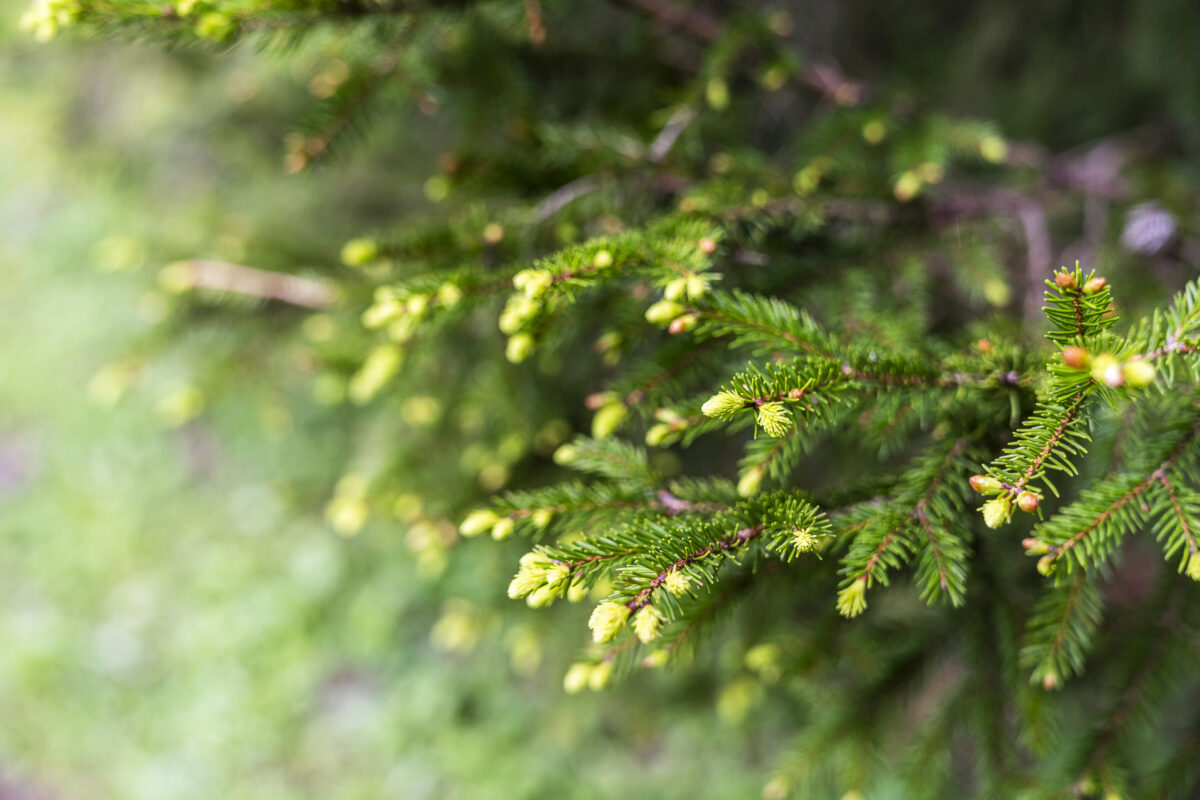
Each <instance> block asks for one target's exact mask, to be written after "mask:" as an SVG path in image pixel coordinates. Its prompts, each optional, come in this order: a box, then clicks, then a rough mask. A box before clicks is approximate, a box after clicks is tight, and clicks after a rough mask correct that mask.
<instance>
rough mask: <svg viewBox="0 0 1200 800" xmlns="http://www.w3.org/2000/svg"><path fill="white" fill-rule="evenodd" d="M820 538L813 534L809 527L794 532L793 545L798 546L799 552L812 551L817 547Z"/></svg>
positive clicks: (797, 550)
mask: <svg viewBox="0 0 1200 800" xmlns="http://www.w3.org/2000/svg"><path fill="white" fill-rule="evenodd" d="M818 544H820V540H819V539H817V537H816V536H813V535H812V531H810V530H809V529H808V528H804V529H803V530H798V531H796V532H795V533H793V534H792V547H794V548H796V552H798V553H811V552H812V551H814V550H816V549H817V545H818Z"/></svg>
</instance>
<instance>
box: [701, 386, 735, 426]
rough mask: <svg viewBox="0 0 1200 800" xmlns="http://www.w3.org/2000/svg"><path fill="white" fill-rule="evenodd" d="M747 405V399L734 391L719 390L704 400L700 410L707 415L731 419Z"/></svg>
mask: <svg viewBox="0 0 1200 800" xmlns="http://www.w3.org/2000/svg"><path fill="white" fill-rule="evenodd" d="M745 407H746V401H745V400H743V399H742V398H741V396H739V395H737V394H734V393H733V392H718V393H717V394H714V395H713V396H712V397H710V398H708V399H707V400H705V401H704V405H702V406H701V407H700V411H701V412H702V413H703V414H704V416H706V417H714V418H716V419H724V420H730V419H733V417H734V415H735V414H737V413H738V412H739V411H741V410H742V409H743V408H745Z"/></svg>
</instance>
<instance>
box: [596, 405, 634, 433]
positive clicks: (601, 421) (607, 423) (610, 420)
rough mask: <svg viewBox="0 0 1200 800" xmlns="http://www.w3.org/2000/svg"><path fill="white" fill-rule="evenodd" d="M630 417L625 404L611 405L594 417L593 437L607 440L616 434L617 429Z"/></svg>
mask: <svg viewBox="0 0 1200 800" xmlns="http://www.w3.org/2000/svg"><path fill="white" fill-rule="evenodd" d="M628 415H629V409H627V408H626V407H625V405H624V404H623V403H609V404H607V405H606V406H604V407H603V408H601V409H600V410H599V411H597V412H596V416H594V417H592V436H594V437H595V438H597V439H606V438H608V437H609V436H612V435H613V434H614V433H616V431H617V428H619V427H621V423H622V422H624V421H625V417H626V416H628Z"/></svg>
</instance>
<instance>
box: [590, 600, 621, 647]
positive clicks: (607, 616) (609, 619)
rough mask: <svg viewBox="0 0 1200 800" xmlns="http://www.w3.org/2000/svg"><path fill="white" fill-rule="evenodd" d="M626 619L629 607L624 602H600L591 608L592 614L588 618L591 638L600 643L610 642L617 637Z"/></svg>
mask: <svg viewBox="0 0 1200 800" xmlns="http://www.w3.org/2000/svg"><path fill="white" fill-rule="evenodd" d="M628 619H629V607H628V606H626V605H625V604H624V603H613V602H604V603H601V604H600V605H598V606H596V607H595V608H594V609H593V610H592V615H591V617H589V618H588V627H589V628H591V630H592V639H593V640H594V641H595V642H597V643H601V644H602V643H604V642H611V641H612V640H613V639H615V638H617V634H619V633H620V632H621V628H623V627H625V622H626V621H627V620H628Z"/></svg>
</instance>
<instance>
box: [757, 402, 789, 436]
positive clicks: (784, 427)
mask: <svg viewBox="0 0 1200 800" xmlns="http://www.w3.org/2000/svg"><path fill="white" fill-rule="evenodd" d="M755 421H757V422H758V425H759V427H761V428H762V429H763V430H764V431H766V433H767V435H768V436H771V437H772V438H775V439H779V438H781V437H784V436H787V434H788V431H790V430H791V429H792V423H793V421H794V420H793V419H792V415H791V413H790V412H789V411H788V410H787V408H785V407H784V405H783V403H780V402H779V401H775V402H771V403H763V404H762V405H761V406H759V407H758V412H757V413H756V414H755Z"/></svg>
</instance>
